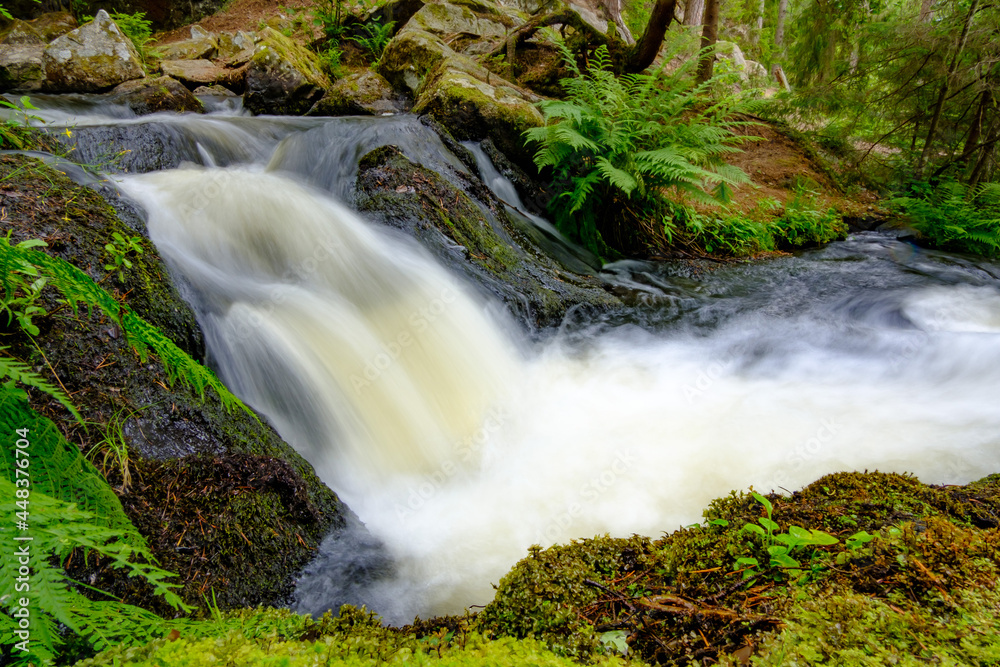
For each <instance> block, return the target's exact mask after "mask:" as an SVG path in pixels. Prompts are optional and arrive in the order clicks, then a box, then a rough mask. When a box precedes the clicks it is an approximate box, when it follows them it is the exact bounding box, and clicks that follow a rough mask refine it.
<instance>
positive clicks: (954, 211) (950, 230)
mask: <svg viewBox="0 0 1000 667" xmlns="http://www.w3.org/2000/svg"><path fill="white" fill-rule="evenodd" d="M912 188H913V191H914V193H913V196H909V197H897V198H895V199H893V200H891V201H890V206H892V207H893V208H894V209H895V210H896V211H897V212H899V213H901V214H903V215H904V216H905V217H906V218H907V219H909V221H910V223H911V224H912V225H913V227H914V228H915V229H916V230H917V231H918V232H920V234H921V235H923V236H924V237H925V238H926V239H927V240H928V241H929V242H930V243H931V244H932V245H934V246H936V247H939V248H944V249H946V250H956V251H959V252H971V253H974V254H977V255H983V256H985V257H1000V184H996V183H987V184H985V185H981V186H979V187H978V188H976V189H975V190H974V191H971V192H970V191H969V190H968V189H967V188H966V187H965V186H964V185H962V184H960V183H955V182H944V183H941V184H939V185H937V186H931V185H930V184H927V183H915V184H913V186H912Z"/></svg>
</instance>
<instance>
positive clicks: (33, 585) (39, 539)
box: [0, 478, 192, 665]
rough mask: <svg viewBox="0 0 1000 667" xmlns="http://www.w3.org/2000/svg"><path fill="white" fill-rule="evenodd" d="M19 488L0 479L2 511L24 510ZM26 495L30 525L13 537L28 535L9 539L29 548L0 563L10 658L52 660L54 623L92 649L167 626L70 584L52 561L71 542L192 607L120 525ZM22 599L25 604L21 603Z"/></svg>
mask: <svg viewBox="0 0 1000 667" xmlns="http://www.w3.org/2000/svg"><path fill="white" fill-rule="evenodd" d="M18 490H24V488H23V487H21V486H15V484H14V483H13V482H11V481H10V480H8V479H6V478H0V514H2V515H3V516H8V517H13V516H15V515H16V513H17V512H19V511H23V510H22V509H21V508H20V507H19V506H18V504H17V502H18V501H17V500H15V498H16V495H15V494H16V492H17V491H18ZM28 498H29V500H28V502H29V503H30V504H29V505H28V507H30V513H29V515H28V530H26V531H19V532H18V535H15V537H17V536H22V537H30V538H31V540H30V541H25V542H12V544H16V545H17V546H18V547H22V546H23V545H27V548H28V554H27V555H23V554H16V553H15V549H14V548H8V549H4V553H3V556H2V560H3V566H4V567H3V569H2V571H0V608H2V610H3V612H4V613H0V650H4V651H10V652H11V656H10V657H12V658H13V660H14V664H16V665H39V664H46V665H48V664H53V663H54V662H55V660H56V658H57V656H58V651H59V646H60V645H61V644H62V643H63V637H62V633H61V632H60V627H59V625H60V624H61V625H62V626H65V628H66V629H67V630H68V631H70V632H72V633H75V634H77V635H79V636H80V637H82V638H84V639H85V640H87V641H88V642H89V643H90V644H91V645H92V646H93V647H94V648H95V649H96V650H98V651H100V650H103V649H105V648H108V647H109V646H112V645H114V644H120V643H126V644H133V643H143V642H144V641H148V640H149V639H151V638H153V637H155V636H156V635H157V634H161V633H162V632H163V631H164V630H165V622H164V621H163V619H161V618H159V617H158V616H156V615H155V614H152V613H150V612H147V611H145V610H143V609H139V608H137V607H133V606H131V605H127V604H123V603H120V602H94V601H91V600H89V599H87V598H86V597H84V596H83V595H81V594H80V592H79V591H78V590H77V589H76V588H75V587H74V586H73V584H74V583H75V582H73V581H72V580H71V579H69V578H68V577H67V576H66V574H65V572H64V571H63V570H62V569H61V568H60V567H57V566H55V565H53V560H54V561H55V562H58V563H62V562H64V561H65V560H66V559H67V558H68V557H69V555H70V553H71V552H72V551H73V550H74V549H77V548H81V547H82V548H83V549H85V550H86V551H88V552H90V553H92V554H99V555H100V556H102V557H103V558H106V559H109V560H110V566H111V567H113V568H115V569H122V570H126V571H127V572H128V575H129V576H130V577H131V576H136V577H140V578H142V579H145V580H146V581H147V582H149V584H150V585H151V586H152V587H153V592H154V594H155V595H158V596H162V597H163V599H164V600H165V601H166V602H167V603H168V604H170V605H171V606H172V607H173V608H174V609H177V610H183V611H191V610H192V608H191V607H189V606H188V605H185V604H184V602H183V601H182V600H181V599H180V597H179V596H178V595H177V594H176V593H175V592H174V591H173V589H174V588H177V587H179V586H178V584H173V583H169V582H168V579H170V578H171V577H173V576H174V575H173V574H171V573H169V572H166V571H165V570H161V569H160V568H158V567H156V566H154V565H150V564H149V562H152V561H153V557H152V554H151V553H150V552H149V550H148V549H146V548H145V547H143V548H136V547H135V546H134V545H133V544H132V543H130V542H129V541H128V540H127V539H123V538H124V535H123V534H122V533H121V532H120V531H118V530H115V529H112V528H107V527H104V526H102V525H101V521H100V517H99V516H97V515H94V514H91V513H90V512H84V511H81V510H79V509H77V507H76V506H75V505H73V504H68V503H65V502H63V501H60V500H56V499H55V498H52V497H50V496H48V495H46V494H45V493H42V492H41V491H40V490H38V489H36V488H30V496H28ZM22 502H23V501H22ZM24 561H27V563H26V566H27V568H29V569H30V575H29V576H28V577H27V582H24V581H21V582H18V580H17V579H18V576H19V575H18V571H19V568H20V567H21V566H22V565H25V562H24ZM143 561H147V562H143ZM24 583H27V584H28V586H29V588H28V589H25V588H24V586H23V584H24ZM19 584H20V585H19ZM22 601H26V602H27V605H21V602H22ZM21 608H26V609H27V610H28V614H29V615H30V642H29V643H28V644H27V649H28V650H27V652H22V651H20V650H17V649H16V648H14V647H15V646H16V645H17V644H18V643H20V642H21V641H23V639H24V636H23V635H22V636H18V634H17V630H18V629H19V628H18V624H17V621H16V620H15V619H16V618H17V615H18V614H19V610H20V609H21Z"/></svg>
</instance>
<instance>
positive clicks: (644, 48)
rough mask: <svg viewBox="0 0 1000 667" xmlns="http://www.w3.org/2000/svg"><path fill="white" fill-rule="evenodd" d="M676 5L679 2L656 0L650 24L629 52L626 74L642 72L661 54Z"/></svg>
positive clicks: (675, 0) (674, 0)
mask: <svg viewBox="0 0 1000 667" xmlns="http://www.w3.org/2000/svg"><path fill="white" fill-rule="evenodd" d="M676 5H677V0H656V5H654V6H653V13H652V14H651V15H650V17H649V23H647V24H646V29H645V30H643V31H642V37H640V38H639V41H637V42H636V43H635V46H633V47H632V49H631V51H630V52H629V57H628V61H627V62H626V64H625V71H626V72H633V73H634V72H641V71H642V70H644V69H646V68H647V67H649V66H650V65H652V64H653V60H655V59H656V55H657V54H658V53H659V52H660V45H661V44H663V36H664V35H666V34H667V27H668V26H669V25H670V21H672V20H673V19H674V8H675V7H676Z"/></svg>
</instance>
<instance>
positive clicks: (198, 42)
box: [157, 25, 219, 60]
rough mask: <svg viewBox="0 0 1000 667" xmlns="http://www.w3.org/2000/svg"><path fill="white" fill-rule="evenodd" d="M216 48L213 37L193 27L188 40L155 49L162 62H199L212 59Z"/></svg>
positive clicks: (215, 40) (199, 27)
mask: <svg viewBox="0 0 1000 667" xmlns="http://www.w3.org/2000/svg"><path fill="white" fill-rule="evenodd" d="M218 47H219V42H218V40H217V39H216V37H215V35H213V34H212V33H210V32H208V31H207V30H205V29H204V28H202V27H201V26H197V25H193V26H191V38H190V39H185V40H181V41H179V42H171V43H169V44H163V45H160V46H159V47H157V48H158V50H159V52H160V58H161V59H162V60H199V59H203V58H204V59H209V58H212V56H214V55H215V53H216V51H217V50H218Z"/></svg>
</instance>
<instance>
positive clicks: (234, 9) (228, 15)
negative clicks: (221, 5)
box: [156, 0, 314, 44]
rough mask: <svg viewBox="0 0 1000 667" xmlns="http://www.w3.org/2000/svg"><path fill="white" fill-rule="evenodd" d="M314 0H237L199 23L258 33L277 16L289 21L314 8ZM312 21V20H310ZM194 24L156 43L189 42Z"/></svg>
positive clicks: (160, 35)
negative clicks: (262, 25)
mask: <svg viewBox="0 0 1000 667" xmlns="http://www.w3.org/2000/svg"><path fill="white" fill-rule="evenodd" d="M313 4H314V3H313V2H312V0H282V1H281V2H279V1H278V0H235V1H234V2H233V3H231V4H230V5H229V6H228V7H226V8H225V9H223V10H222V11H220V12H218V13H216V14H213V15H211V16H206V17H205V18H203V19H202V20H200V21H198V22H197V23H193V24H191V25H198V26H201V27H202V28H204V29H205V30H208V31H209V32H236V31H237V30H247V31H251V30H257V29H258V26H259V25H260V24H261V22H262V21H263V22H267V21H268V19H271V18H274V17H276V16H277V17H286V18H287V19H288V20H289V22H291V21H292V20H293V18H294V17H295V16H296V15H299V14H302V12H303V11H305V9H306V8H308V7H312V6H313ZM310 21H311V19H310ZM191 25H186V26H183V27H180V28H176V29H174V30H170V31H168V32H162V33H158V34H157V35H156V43H157V44H169V43H170V42H179V41H181V40H184V39H188V38H189V37H190V36H191Z"/></svg>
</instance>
